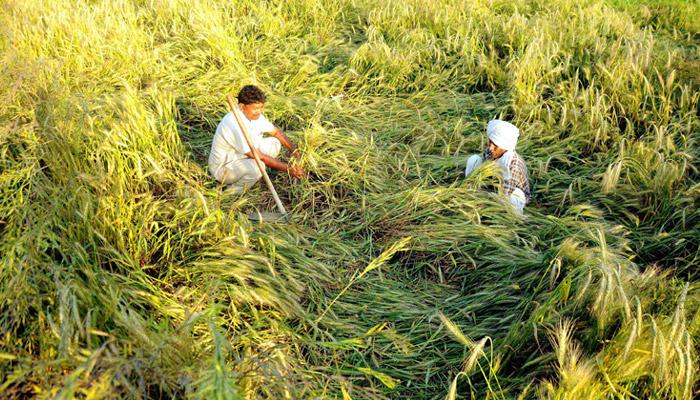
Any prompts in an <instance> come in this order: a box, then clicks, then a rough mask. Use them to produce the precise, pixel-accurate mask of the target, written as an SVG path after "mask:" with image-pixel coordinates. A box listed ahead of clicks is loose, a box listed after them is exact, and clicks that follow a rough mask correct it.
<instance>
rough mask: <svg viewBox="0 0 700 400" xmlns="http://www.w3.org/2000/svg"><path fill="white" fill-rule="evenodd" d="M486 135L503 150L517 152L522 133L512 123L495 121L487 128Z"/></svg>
mask: <svg viewBox="0 0 700 400" xmlns="http://www.w3.org/2000/svg"><path fill="white" fill-rule="evenodd" d="M486 134H487V135H488V137H489V139H491V141H492V142H493V143H494V144H496V146H498V147H500V148H502V149H503V150H515V145H516V144H517V143H518V136H520V131H519V130H518V128H517V127H516V126H515V125H513V124H511V123H510V122H506V121H501V120H500V119H494V120H491V121H489V124H488V125H487V126H486Z"/></svg>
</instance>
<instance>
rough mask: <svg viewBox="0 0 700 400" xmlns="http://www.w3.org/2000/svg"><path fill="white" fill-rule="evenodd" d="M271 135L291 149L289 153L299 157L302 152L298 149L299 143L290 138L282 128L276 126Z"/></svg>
mask: <svg viewBox="0 0 700 400" xmlns="http://www.w3.org/2000/svg"><path fill="white" fill-rule="evenodd" d="M270 136H272V137H274V138H276V139H277V140H279V141H280V143H282V146H284V147H285V148H286V149H287V150H289V154H291V155H293V156H295V157H299V155H300V153H299V152H298V151H297V145H295V144H294V142H292V140H291V139H289V137H288V136H287V135H286V134H285V133H284V132H282V130H281V129H278V128H275V129H274V130H273V131H272V132H270ZM270 168H272V167H270Z"/></svg>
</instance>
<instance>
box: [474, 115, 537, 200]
mask: <svg viewBox="0 0 700 400" xmlns="http://www.w3.org/2000/svg"><path fill="white" fill-rule="evenodd" d="M486 134H487V136H488V138H489V145H488V147H487V148H486V150H484V153H483V154H482V155H479V154H473V155H472V156H470V157H469V159H468V160H467V166H466V168H465V170H464V174H465V175H469V174H471V173H472V171H474V170H475V169H476V168H477V167H478V166H480V165H481V164H482V163H483V162H484V161H485V160H492V161H493V162H495V163H496V164H497V165H498V166H499V167H501V172H502V178H503V192H504V194H505V195H506V196H508V198H509V200H510V203H511V204H512V205H513V208H515V210H516V211H518V212H519V213H520V214H522V213H523V210H524V209H525V205H526V204H527V203H528V202H529V201H530V197H531V194H530V182H529V178H528V172H527V167H526V166H525V162H524V161H523V159H522V158H521V157H520V155H519V154H518V153H517V152H516V151H515V146H516V144H517V143H518V137H519V136H520V131H519V130H518V128H517V127H516V126H515V125H513V124H511V123H509V122H506V121H501V120H497V119H495V120H492V121H490V122H489V124H488V126H487V127H486Z"/></svg>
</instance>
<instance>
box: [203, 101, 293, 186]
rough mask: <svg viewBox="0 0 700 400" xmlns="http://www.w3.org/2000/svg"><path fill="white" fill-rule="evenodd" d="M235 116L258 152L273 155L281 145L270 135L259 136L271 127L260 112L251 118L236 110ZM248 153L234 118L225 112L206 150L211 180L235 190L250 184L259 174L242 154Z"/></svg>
mask: <svg viewBox="0 0 700 400" xmlns="http://www.w3.org/2000/svg"><path fill="white" fill-rule="evenodd" d="M238 116H239V117H240V119H241V121H242V122H243V123H244V124H245V125H246V130H247V131H248V134H249V135H250V139H251V141H252V142H253V145H254V146H255V147H256V148H257V149H258V151H260V152H262V153H264V154H266V155H268V156H270V157H277V155H279V152H280V150H281V148H282V144H281V143H280V141H279V140H277V139H276V138H273V137H263V133H266V132H272V131H273V130H275V126H274V125H272V123H270V121H268V120H267V118H265V116H264V115H262V114H261V115H260V117H259V118H258V119H256V120H254V121H251V120H249V119H248V118H246V117H245V115H244V114H243V113H242V112H240V111H239V112H238ZM248 152H250V147H248V143H246V141H245V138H244V137H243V133H242V132H241V130H240V128H239V127H238V123H237V122H236V118H235V117H234V115H233V114H232V113H231V112H229V113H228V114H226V115H225V116H224V118H223V119H222V120H221V122H220V123H219V125H218V126H217V128H216V134H214V139H213V140H212V144H211V152H210V153H209V172H210V173H211V175H212V176H213V177H214V179H216V180H217V181H219V182H221V183H223V184H226V185H232V186H234V187H238V188H239V189H244V188H246V187H250V186H252V185H253V184H254V183H255V182H257V181H258V180H259V179H260V178H261V177H262V173H261V172H260V170H259V169H258V167H257V166H256V165H255V159H253V158H248V157H247V156H246V155H245V154H246V153H248Z"/></svg>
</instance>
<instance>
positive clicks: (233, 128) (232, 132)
mask: <svg viewBox="0 0 700 400" xmlns="http://www.w3.org/2000/svg"><path fill="white" fill-rule="evenodd" d="M221 133H222V135H223V137H224V140H226V143H228V144H229V145H230V146H231V147H233V148H234V149H236V151H238V152H240V153H241V154H245V153H248V152H250V147H248V143H246V141H245V138H244V137H243V134H242V133H241V129H240V128H239V127H238V122H236V117H235V116H234V115H233V114H232V113H229V115H227V116H226V118H224V126H223V130H222V132H221Z"/></svg>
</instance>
